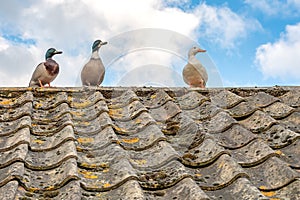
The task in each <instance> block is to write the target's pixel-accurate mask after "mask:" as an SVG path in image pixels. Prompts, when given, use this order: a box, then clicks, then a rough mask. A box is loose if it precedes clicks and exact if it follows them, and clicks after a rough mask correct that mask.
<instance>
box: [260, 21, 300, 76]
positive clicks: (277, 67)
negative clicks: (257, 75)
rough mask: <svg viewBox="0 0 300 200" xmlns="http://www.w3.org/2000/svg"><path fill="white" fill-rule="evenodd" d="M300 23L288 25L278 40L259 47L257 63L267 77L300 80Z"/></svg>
mask: <svg viewBox="0 0 300 200" xmlns="http://www.w3.org/2000/svg"><path fill="white" fill-rule="evenodd" d="M299 35H300V23H298V24H296V25H287V26H286V30H285V32H284V33H282V34H281V36H280V38H279V39H278V41H276V42H274V43H267V44H264V45H261V46H260V47H258V49H257V51H256V60H255V61H256V63H257V64H258V66H259V68H260V70H261V71H262V73H263V74H264V76H265V77H266V78H269V77H272V78H278V77H279V78H281V79H283V80H289V79H295V80H297V81H300V70H299V63H300V51H299V49H300V37H299Z"/></svg>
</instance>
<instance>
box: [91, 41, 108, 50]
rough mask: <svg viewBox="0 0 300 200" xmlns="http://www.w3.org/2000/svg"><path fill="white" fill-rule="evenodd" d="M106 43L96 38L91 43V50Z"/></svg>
mask: <svg viewBox="0 0 300 200" xmlns="http://www.w3.org/2000/svg"><path fill="white" fill-rule="evenodd" d="M106 44H107V42H102V41H101V40H96V41H95V42H94V43H93V46H92V50H93V51H97V50H98V49H99V48H100V47H101V46H102V45H106Z"/></svg>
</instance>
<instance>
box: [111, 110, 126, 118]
mask: <svg viewBox="0 0 300 200" xmlns="http://www.w3.org/2000/svg"><path fill="white" fill-rule="evenodd" d="M122 110H123V109H122V108H119V109H110V110H109V112H108V114H109V116H112V117H118V118H121V117H124V115H123V114H122Z"/></svg>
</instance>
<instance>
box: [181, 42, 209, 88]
mask: <svg viewBox="0 0 300 200" xmlns="http://www.w3.org/2000/svg"><path fill="white" fill-rule="evenodd" d="M199 52H200V53H204V52H206V50H203V49H200V48H199V47H192V48H191V49H190V50H189V53H188V64H186V65H185V66H184V68H183V71H182V76H183V80H184V82H185V83H186V84H188V85H189V86H190V87H200V88H205V86H206V83H207V80H208V75H207V72H206V69H205V68H204V67H203V65H202V64H201V62H200V61H199V60H197V58H196V57H195V55H196V54H197V53H199Z"/></svg>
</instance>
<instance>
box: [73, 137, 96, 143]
mask: <svg viewBox="0 0 300 200" xmlns="http://www.w3.org/2000/svg"><path fill="white" fill-rule="evenodd" d="M77 141H78V142H79V143H83V144H85V143H92V142H94V138H84V137H82V138H77Z"/></svg>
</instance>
